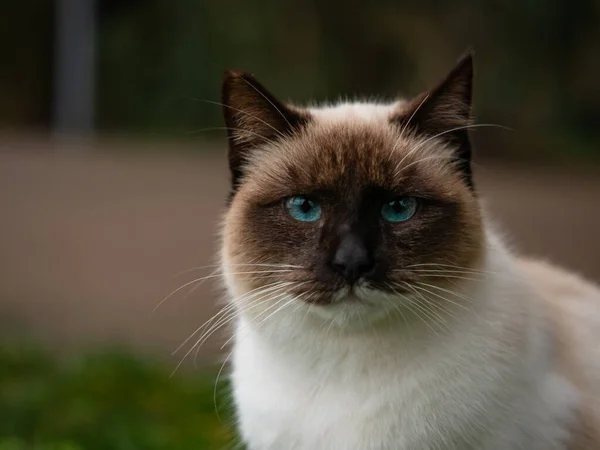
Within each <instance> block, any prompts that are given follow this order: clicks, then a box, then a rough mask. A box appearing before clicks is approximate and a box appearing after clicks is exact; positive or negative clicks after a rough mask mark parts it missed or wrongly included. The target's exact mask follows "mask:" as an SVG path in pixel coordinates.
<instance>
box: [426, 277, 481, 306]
mask: <svg viewBox="0 0 600 450" xmlns="http://www.w3.org/2000/svg"><path fill="white" fill-rule="evenodd" d="M416 284H418V285H422V286H427V287H430V288H434V289H438V290H440V291H442V292H446V293H447V294H452V295H455V296H456V297H458V298H460V299H463V300H465V301H467V302H471V303H475V300H474V299H473V298H472V297H467V296H466V295H463V294H459V293H458V292H454V291H451V290H449V289H444V288H443V287H440V286H436V285H434V284H429V283H422V282H420V281H417V283H416Z"/></svg>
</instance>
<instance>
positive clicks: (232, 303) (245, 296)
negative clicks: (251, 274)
mask: <svg viewBox="0 0 600 450" xmlns="http://www.w3.org/2000/svg"><path fill="white" fill-rule="evenodd" d="M281 284H283V282H282V281H277V282H274V283H271V284H267V285H266V286H260V287H258V288H255V289H252V290H251V291H248V292H246V293H245V294H243V295H241V296H239V297H238V298H236V299H234V300H231V301H230V302H229V303H228V304H227V305H225V306H224V307H223V308H221V309H220V310H219V311H218V312H217V313H216V314H214V315H213V316H212V317H211V318H210V319H208V320H207V321H206V322H204V323H203V324H202V325H200V326H199V327H198V328H196V330H195V331H194V332H193V333H192V334H191V335H190V336H189V337H188V338H187V339H186V340H185V341H183V342H182V343H181V344H180V345H179V347H177V348H176V349H175V350H174V351H173V352H172V353H171V355H175V354H176V353H177V352H179V350H181V348H182V347H183V346H185V344H187V343H188V342H189V341H190V339H192V338H193V337H194V336H195V335H196V334H197V333H199V332H200V331H201V330H202V329H203V328H204V327H206V326H209V324H210V323H211V322H212V321H213V320H216V319H217V318H218V317H219V316H221V315H222V314H227V312H228V311H230V310H231V309H233V308H235V306H236V305H235V302H239V301H241V300H248V299H249V298H253V297H254V295H255V294H256V295H260V294H262V293H265V292H267V291H269V289H270V288H274V287H276V286H279V285H281ZM256 291H260V292H256Z"/></svg>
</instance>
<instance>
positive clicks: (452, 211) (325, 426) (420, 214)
mask: <svg viewBox="0 0 600 450" xmlns="http://www.w3.org/2000/svg"><path fill="white" fill-rule="evenodd" d="M472 80H473V55H472V53H471V52H467V53H466V54H465V55H463V57H461V58H460V59H459V61H458V62H457V64H456V65H455V67H454V68H453V69H452V70H451V71H450V72H449V73H448V74H447V75H446V76H445V78H444V79H443V80H442V81H441V82H440V83H439V84H437V86H435V87H434V88H433V89H431V90H429V91H427V92H425V93H423V94H421V95H419V96H417V97H416V98H414V99H411V100H398V101H395V102H393V103H390V104H382V103H369V102H360V101H359V102H349V103H344V102H342V103H338V104H331V105H325V106H322V107H311V108H301V107H297V106H292V105H288V104H284V103H282V102H281V101H279V100H277V99H276V98H275V97H274V96H273V95H272V94H271V93H269V92H268V91H267V90H266V89H265V88H264V87H263V86H262V85H261V84H260V83H259V82H258V81H257V80H256V79H255V78H254V77H253V76H251V75H249V74H247V73H242V72H226V74H225V76H224V79H223V84H222V103H223V106H224V108H223V110H224V117H225V122H226V125H227V135H228V143H229V150H228V161H229V168H230V172H231V194H230V197H229V201H228V208H227V212H226V214H225V219H224V224H223V232H222V249H221V261H222V263H221V265H222V271H223V278H224V282H225V285H226V288H227V290H228V296H229V298H230V305H231V308H232V309H233V310H234V311H235V312H234V315H235V317H236V319H235V321H236V323H235V326H234V328H235V330H234V348H233V352H232V358H231V363H232V373H231V379H232V386H233V399H234V403H235V407H236V412H237V425H238V429H239V433H240V435H241V438H242V440H243V441H244V443H245V444H246V445H247V447H248V449H249V450H296V449H298V450H329V449H331V450H404V449H411V450H412V449H415V450H428V449H444V450H451V449H460V450H468V449H477V450H482V449H483V450H508V449H511V450H512V449H523V450H553V449H555V450H583V449H588V450H591V449H600V438H599V436H600V435H599V434H598V428H597V427H598V416H599V414H598V413H599V405H600V382H599V381H600V378H599V377H600V350H599V348H600V345H599V344H600V311H599V307H600V289H599V288H598V287H596V286H595V285H593V284H592V283H590V282H588V281H586V280H583V279H581V278H579V277H578V276H576V275H573V274H570V273H568V272H566V271H563V270H561V269H558V268H556V267H554V266H552V265H550V264H547V263H545V262H539V261H533V260H528V259H526V258H521V257H519V256H517V255H516V254H515V253H514V252H513V251H511V250H510V249H509V248H508V247H507V245H506V244H505V243H504V239H503V237H502V236H501V235H500V234H499V233H498V232H497V231H495V228H494V224H493V223H491V220H490V219H489V218H488V216H487V215H486V214H485V212H484V211H483V208H482V206H481V200H480V198H479V196H478V192H477V189H476V186H475V183H474V182H473V174H472V170H471V153H472V148H471V144H470V140H469V133H468V131H469V128H470V127H471V126H472V117H471V97H472ZM524 207H526V206H524Z"/></svg>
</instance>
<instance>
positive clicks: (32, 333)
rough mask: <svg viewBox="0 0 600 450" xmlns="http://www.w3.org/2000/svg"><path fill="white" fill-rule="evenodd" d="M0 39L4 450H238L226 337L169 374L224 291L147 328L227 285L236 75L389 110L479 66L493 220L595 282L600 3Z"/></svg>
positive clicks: (77, 15)
mask: <svg viewBox="0 0 600 450" xmlns="http://www.w3.org/2000/svg"><path fill="white" fill-rule="evenodd" d="M0 36H1V37H2V38H1V39H0V54H1V55H2V58H1V62H0V67H1V70H0V339H1V340H0V450H7V449H17V450H20V449H44V450H47V449H68V450H77V449H123V450H125V449H159V448H160V449H162V448H166V449H168V448H178V449H188V448H189V449H192V448H193V449H196V450H197V449H204V448H223V446H226V445H229V444H231V442H232V432H231V429H230V426H229V423H230V420H229V419H228V418H227V417H228V412H227V411H228V406H227V403H228V402H227V395H226V381H221V382H220V383H219V384H218V385H217V387H216V388H214V385H215V383H214V381H215V378H216V372H217V370H218V369H219V367H220V361H222V360H223V356H224V355H226V353H224V352H223V351H222V350H221V349H220V346H221V344H222V343H223V342H224V340H225V339H226V337H227V334H226V332H222V333H216V334H215V336H214V338H212V339H210V340H209V341H208V342H207V343H206V344H204V345H203V346H202V347H201V348H200V349H199V351H198V354H197V361H198V364H197V367H194V365H193V364H192V360H193V359H194V354H195V349H193V348H192V346H193V344H194V343H195V339H192V340H190V341H188V342H185V343H184V344H183V347H182V348H181V349H180V351H179V352H178V353H177V354H176V355H171V352H172V351H173V350H175V349H176V348H177V347H178V346H179V345H180V344H182V342H184V341H185V339H186V338H187V337H188V336H189V335H190V334H191V333H192V332H193V331H194V330H195V329H196V328H197V327H198V326H199V325H200V324H202V323H203V322H204V321H205V320H207V319H208V318H209V317H210V316H211V315H212V314H214V313H215V312H216V311H217V309H216V308H217V307H218V305H217V304H218V302H219V301H220V300H221V298H222V291H221V290H220V287H219V284H218V283H214V282H212V281H213V280H212V279H209V280H207V282H206V283H204V284H202V285H198V284H197V283H191V284H189V285H188V286H186V287H185V288H183V289H181V290H179V291H177V292H175V293H174V294H173V295H172V296H171V297H170V298H168V299H167V301H165V302H164V303H163V304H162V305H161V307H160V308H158V310H156V311H155V312H153V309H154V308H155V306H156V305H157V304H158V303H159V302H160V301H161V300H162V299H164V297H165V296H167V295H169V293H171V292H172V291H173V290H175V289H177V288H179V287H181V286H183V285H184V284H185V283H188V282H192V281H193V280H195V279H197V278H199V277H203V276H207V275H210V274H211V273H212V272H213V270H214V267H200V266H207V265H212V264H214V263H215V253H216V250H217V239H216V236H217V234H218V222H219V220H220V217H221V213H222V211H223V206H224V199H225V196H226V192H227V188H228V174H227V170H226V164H225V152H226V141H225V134H224V132H223V131H222V129H220V127H223V123H222V121H221V109H220V107H219V105H215V104H214V103H212V102H218V101H219V99H220V93H219V88H220V80H221V75H222V73H223V71H224V70H225V69H237V70H246V71H250V72H252V73H254V74H255V75H256V76H257V77H258V78H259V79H260V80H261V81H262V82H263V83H264V84H265V85H266V86H268V87H269V88H270V89H271V90H272V91H273V92H274V93H275V94H276V95H278V96H279V97H280V98H282V99H284V100H286V99H293V100H294V102H297V103H306V102H309V101H325V100H327V99H329V100H335V99H337V98H339V97H340V96H348V97H373V96H376V98H393V97H394V96H397V95H407V96H410V95H415V94H417V93H418V92H420V91H421V90H424V89H426V88H428V87H429V86H431V85H432V84H433V83H435V82H436V81H437V80H438V79H439V78H440V77H442V76H443V75H444V74H445V73H446V72H447V71H448V70H449V68H450V67H452V65H453V63H454V61H455V60H456V58H457V57H458V56H459V55H460V54H461V53H462V52H463V51H464V50H465V49H466V48H467V47H468V46H472V47H473V48H474V50H475V53H476V84H475V115H476V117H477V121H478V122H479V123H494V124H500V125H503V126H507V127H510V128H513V129H514V131H506V130H501V129H495V128H480V129H478V130H477V131H475V132H473V134H472V136H473V139H474V141H475V144H476V152H477V159H476V161H477V165H476V168H475V171H476V182H477V186H478V189H479V190H480V192H481V193H482V197H484V198H485V200H486V205H487V208H488V210H489V212H490V214H491V215H492V216H493V217H495V218H496V219H497V221H498V223H499V226H500V228H501V229H503V230H505V231H506V232H507V233H508V234H509V235H510V236H511V242H512V243H513V245H514V246H515V248H516V249H518V250H519V251H521V252H523V253H527V254H531V255H534V256H538V257H543V258H549V259H551V260H553V261H556V262H557V263H560V264H563V265H565V266H567V267H570V268H571V269H573V270H575V271H577V272H579V273H581V274H583V275H585V276H587V277H589V278H590V279H592V280H595V281H600V258H599V257H598V255H599V254H600V239H598V232H599V230H600V209H599V208H598V205H599V200H600V178H599V177H598V174H599V173H600V127H599V126H598V125H599V124H600V88H599V87H598V80H599V79H600V58H599V57H598V56H599V55H600V2H598V1H597V0H569V1H567V0H545V1H541V0H523V1H521V2H511V1H506V0H504V1H502V0H457V1H454V2H445V1H440V0H419V1H412V0H405V1H400V0H394V1H392V0H371V1H369V2H367V3H364V2H347V1H346V2H341V1H336V0H331V1H302V2H301V1H299V0H293V1H287V2H282V1H276V0H262V1H240V0H238V1H217V0H172V1H169V2H167V1H159V0H28V1H27V2H10V1H4V2H2V4H1V5H0ZM199 267H200V268H199ZM192 268H197V269H194V270H189V269H192ZM190 350H191V352H190V353H189V354H188V356H187V358H185V361H184V364H183V365H182V367H181V368H180V370H179V371H178V372H177V373H176V375H175V376H174V377H170V374H171V372H172V371H173V370H174V369H175V367H176V366H177V365H178V363H179V362H180V361H181V360H182V358H184V356H185V355H186V354H187V352H188V351H190ZM224 378H226V377H224ZM223 392H225V393H223ZM213 393H216V395H215V399H216V401H215V399H213ZM215 403H216V404H217V407H216V408H215ZM215 409H217V410H218V411H219V412H220V415H217V414H216V413H215Z"/></svg>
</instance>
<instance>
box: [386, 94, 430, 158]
mask: <svg viewBox="0 0 600 450" xmlns="http://www.w3.org/2000/svg"><path fill="white" fill-rule="evenodd" d="M429 97H430V95H429V94H427V95H426V96H425V98H424V99H423V100H422V101H421V103H419V106H417V108H416V109H415V110H414V111H413V113H412V114H411V115H410V117H409V118H408V120H407V121H406V123H405V124H404V125H403V126H402V128H401V129H400V135H399V136H398V139H396V142H395V143H394V146H393V147H392V151H391V152H390V154H389V156H388V160H389V159H390V158H391V157H392V155H393V154H394V152H395V151H396V147H398V144H399V143H400V140H401V139H402V138H403V137H404V132H405V131H406V130H407V129H408V126H409V124H410V121H411V120H412V119H413V117H414V116H415V114H417V112H418V111H419V110H420V109H421V106H423V104H424V103H425V102H426V101H427V99H428V98H429ZM410 153H411V152H409V154H410ZM406 156H408V155H406ZM406 156H404V158H402V160H401V161H400V163H399V164H402V161H404V159H406ZM397 169H398V165H397V166H396V170H397Z"/></svg>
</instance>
